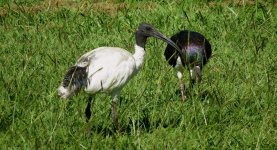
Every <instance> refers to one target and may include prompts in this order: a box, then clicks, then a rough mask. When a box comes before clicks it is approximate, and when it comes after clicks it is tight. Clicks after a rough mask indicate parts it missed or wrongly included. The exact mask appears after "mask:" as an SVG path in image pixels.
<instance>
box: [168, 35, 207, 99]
mask: <svg viewBox="0 0 277 150" xmlns="http://www.w3.org/2000/svg"><path fill="white" fill-rule="evenodd" d="M171 40H172V41H173V42H174V43H176V44H177V45H178V46H179V48H180V49H181V52H179V51H176V50H175V48H174V47H172V46H171V45H167V47H166V49H165V52H164V56H165V58H166V60H167V62H168V63H169V64H170V65H171V66H172V67H174V68H175V69H176V70H177V77H178V79H179V82H180V90H181V96H182V99H183V100H185V99H186V96H185V94H184V85H183V81H182V75H183V72H184V70H185V67H187V69H188V70H189V72H190V82H191V85H193V84H194V83H195V82H197V83H199V82H200V81H201V76H202V68H203V66H204V65H205V64H206V63H207V62H208V59H209V58H210V57H211V55H212V48H211V44H210V42H209V41H208V40H207V39H206V38H205V37H204V36H203V35H202V34H200V33H198V32H194V31H188V30H183V31H180V32H178V33H176V34H175V35H173V36H172V37H171Z"/></svg>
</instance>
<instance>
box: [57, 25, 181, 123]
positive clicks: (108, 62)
mask: <svg viewBox="0 0 277 150" xmlns="http://www.w3.org/2000/svg"><path fill="white" fill-rule="evenodd" d="M148 37H156V38H158V39H161V40H163V41H164V42H166V43H168V44H170V45H172V47H175V48H177V49H178V51H180V49H179V47H178V46H177V45H176V44H175V43H174V42H172V41H171V40H170V39H168V38H167V37H165V36H164V35H163V34H162V33H160V32H159V31H157V30H156V29H155V28H154V27H152V26H151V25H149V24H146V23H142V24H140V26H139V27H138V28H137V30H136V32H135V39H136V44H135V53H134V54H131V53H130V52H128V51H126V50H124V49H122V48H119V47H99V48H96V49H94V50H92V51H90V52H87V53H86V54H84V55H83V56H82V57H81V58H79V60H78V61H77V63H76V64H75V65H74V66H73V67H71V68H69V70H68V71H67V72H66V74H65V76H64V79H63V82H62V84H61V85H60V87H59V88H58V95H59V96H60V97H62V98H65V99H67V98H70V97H72V96H73V95H74V94H76V93H78V91H79V90H80V89H81V88H82V87H84V90H85V91H86V92H87V93H89V94H90V95H91V96H93V95H95V94H97V93H98V92H107V93H110V94H111V95H112V118H113V122H114V125H115V127H116V128H117V125H118V116H117V111H116V102H117V99H118V95H119V94H120V91H121V89H122V88H123V87H124V85H126V84H127V82H128V81H129V80H130V79H131V78H132V77H133V76H134V75H135V74H136V73H137V72H138V71H139V69H140V67H141V65H142V63H143V59H144V55H145V45H146V40H147V38H148ZM91 100H92V97H90V98H89V100H88V103H87V107H86V117H87V121H88V120H89V119H90V117H91V110H90V107H91Z"/></svg>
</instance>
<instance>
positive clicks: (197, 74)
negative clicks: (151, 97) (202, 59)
mask: <svg viewBox="0 0 277 150" xmlns="http://www.w3.org/2000/svg"><path fill="white" fill-rule="evenodd" d="M194 70H195V78H196V82H197V83H200V82H201V75H202V73H201V67H200V66H195V67H194Z"/></svg>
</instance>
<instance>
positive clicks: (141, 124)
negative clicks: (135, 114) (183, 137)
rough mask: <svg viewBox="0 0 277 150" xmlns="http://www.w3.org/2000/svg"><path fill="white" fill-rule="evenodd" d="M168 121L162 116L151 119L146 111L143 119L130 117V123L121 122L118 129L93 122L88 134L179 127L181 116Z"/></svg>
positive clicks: (113, 133)
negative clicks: (163, 119) (162, 118)
mask: <svg viewBox="0 0 277 150" xmlns="http://www.w3.org/2000/svg"><path fill="white" fill-rule="evenodd" d="M168 122H169V123H166V122H164V121H162V120H161V118H159V119H158V120H151V119H150V116H149V115H148V113H144V117H143V118H141V119H136V120H134V119H131V118H129V121H128V123H125V124H124V123H121V124H120V123H119V128H118V129H116V128H115V127H114V126H113V125H110V126H101V125H100V126H99V125H95V124H93V123H92V124H90V125H89V126H88V127H87V129H86V134H87V135H88V136H89V135H91V134H92V132H93V133H96V134H102V136H103V137H106V136H115V135H116V134H127V135H131V134H134V133H133V132H134V131H133V130H134V129H135V131H138V130H140V131H144V132H148V133H152V132H153V131H154V130H155V129H157V128H158V127H163V128H167V127H169V126H170V127H173V128H175V127H178V126H179V124H180V122H181V118H179V119H176V118H171V120H170V121H168Z"/></svg>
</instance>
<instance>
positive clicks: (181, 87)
mask: <svg viewBox="0 0 277 150" xmlns="http://www.w3.org/2000/svg"><path fill="white" fill-rule="evenodd" d="M179 81H180V91H181V96H182V100H183V101H185V100H186V99H187V97H186V96H185V90H184V84H183V81H182V79H179Z"/></svg>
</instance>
